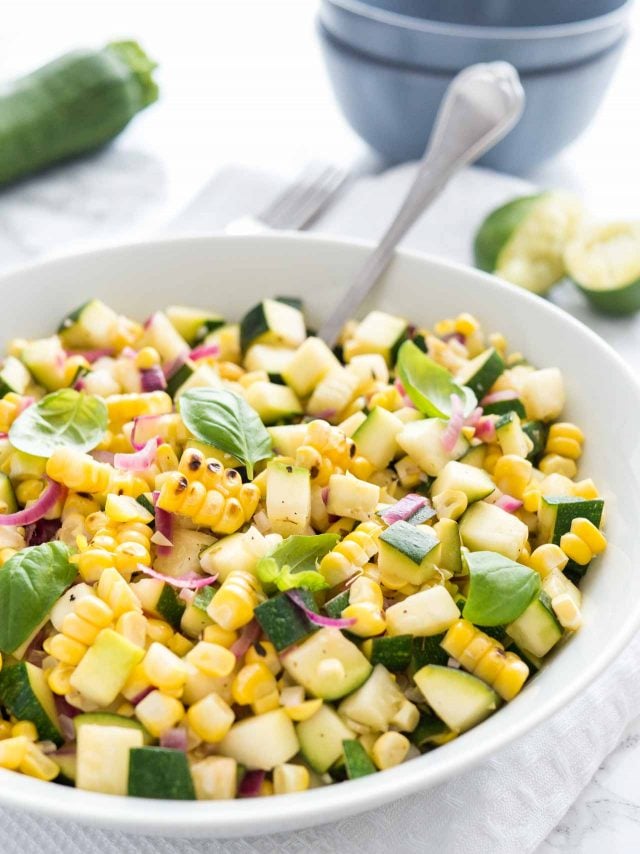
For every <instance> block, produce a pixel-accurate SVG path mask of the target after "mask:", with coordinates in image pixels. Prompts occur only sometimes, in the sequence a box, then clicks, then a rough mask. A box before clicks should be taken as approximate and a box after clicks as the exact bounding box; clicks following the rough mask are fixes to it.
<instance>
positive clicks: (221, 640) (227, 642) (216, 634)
mask: <svg viewBox="0 0 640 854" xmlns="http://www.w3.org/2000/svg"><path fill="white" fill-rule="evenodd" d="M202 639H203V640H205V641H206V642H207V643H215V644H219V645H220V646H224V647H226V648H227V649H229V647H231V646H233V644H234V643H235V642H236V641H237V640H238V633H237V632H234V631H232V630H231V629H223V628H222V626H216V625H213V626H205V629H204V632H203V633H202Z"/></svg>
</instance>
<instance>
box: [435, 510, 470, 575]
mask: <svg viewBox="0 0 640 854" xmlns="http://www.w3.org/2000/svg"><path fill="white" fill-rule="evenodd" d="M433 530H434V533H435V534H436V536H437V537H438V539H439V540H440V556H439V558H438V566H439V567H440V568H441V569H446V570H447V571H448V572H450V573H451V574H452V575H455V576H458V575H466V574H467V567H466V565H465V562H464V561H463V560H462V540H461V538H460V526H459V525H458V523H457V522H456V521H455V520H454V519H440V521H439V522H436V524H435V525H434V526H433Z"/></svg>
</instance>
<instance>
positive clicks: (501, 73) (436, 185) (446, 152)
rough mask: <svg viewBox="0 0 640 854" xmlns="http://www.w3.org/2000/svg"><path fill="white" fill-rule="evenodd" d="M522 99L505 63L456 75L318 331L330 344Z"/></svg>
mask: <svg viewBox="0 0 640 854" xmlns="http://www.w3.org/2000/svg"><path fill="white" fill-rule="evenodd" d="M523 102H524V93H523V91H522V87H521V85H520V80H519V78H518V73H517V71H516V70H515V68H513V66H511V65H509V64H508V63H506V62H492V63H487V64H483V63H481V64H478V65H472V66H470V67H469V68H466V69H465V70H464V71H462V72H461V73H460V74H458V75H457V76H456V77H455V78H454V79H453V80H452V82H451V84H450V85H449V87H448V89H447V91H446V93H445V96H444V99H443V101H442V104H441V105H440V109H439V111H438V115H437V117H436V122H435V127H434V130H433V133H432V135H431V139H430V141H429V145H428V146H427V150H426V151H425V154H424V156H423V158H422V162H421V164H420V167H419V169H418V172H417V174H416V177H415V180H414V182H413V184H412V185H411V188H410V189H409V192H408V193H407V196H406V198H405V200H404V202H403V204H402V206H401V208H400V210H399V211H398V213H397V214H396V217H395V218H394V220H393V222H392V223H391V225H390V226H389V228H388V230H387V231H386V232H385V234H384V236H383V237H382V239H381V240H380V242H379V244H378V246H377V247H376V249H375V250H374V251H373V252H372V253H371V254H370V255H369V257H368V258H367V260H366V261H365V263H364V265H363V266H362V268H361V269H360V271H359V273H358V274H357V276H356V278H355V280H354V282H353V284H352V286H351V287H350V288H349V289H348V290H347V292H346V293H345V295H344V296H343V297H342V299H341V300H340V302H339V303H338V305H337V307H336V308H335V310H334V311H333V312H332V314H331V315H330V317H329V319H328V320H327V321H326V322H325V324H324V325H323V326H322V328H321V330H320V332H319V337H320V338H322V339H324V341H326V343H327V344H328V345H329V346H330V347H333V346H334V345H335V343H336V340H337V339H338V336H339V334H340V331H341V329H342V327H343V325H344V323H345V321H346V320H347V319H348V318H349V317H352V316H353V315H354V314H355V312H356V311H357V309H358V308H359V306H360V305H361V303H362V302H363V301H364V299H365V297H366V296H367V294H368V293H369V291H370V290H371V288H372V287H373V285H374V284H375V283H376V282H377V281H378V279H379V278H380V276H381V275H382V273H384V271H385V270H386V269H387V267H388V266H389V263H390V261H391V259H392V258H393V255H394V252H395V249H396V246H397V245H398V243H399V242H400V240H401V239H402V238H403V237H404V235H405V234H406V233H407V231H408V230H409V229H410V228H411V226H412V225H413V224H414V222H415V221H416V220H417V218H418V217H419V216H420V215H421V214H422V213H423V211H424V210H425V209H426V207H427V206H428V205H429V204H431V202H432V201H433V200H434V199H435V198H436V197H437V196H438V195H439V194H440V193H441V192H442V190H443V189H444V187H445V185H446V184H447V183H448V181H449V180H450V179H451V178H452V177H453V175H455V174H456V173H457V172H458V171H459V170H460V169H461V168H462V167H464V166H466V165H467V164H469V163H472V162H473V161H474V160H477V158H478V157H480V156H481V155H482V154H484V153H485V152H486V151H488V150H489V149H490V148H492V147H493V146H494V145H495V144H496V143H497V142H498V141H499V140H500V139H502V138H503V136H505V134H506V133H507V132H508V131H509V130H511V128H512V127H513V125H514V124H515V123H516V122H517V121H518V119H519V118H520V115H521V114H522V108H523Z"/></svg>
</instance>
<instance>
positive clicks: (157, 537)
mask: <svg viewBox="0 0 640 854" xmlns="http://www.w3.org/2000/svg"><path fill="white" fill-rule="evenodd" d="M151 542H152V543H154V545H156V546H166V547H167V548H172V547H173V543H172V542H171V540H168V539H167V538H166V537H165V535H164V534H161V533H160V531H155V533H154V534H153V535H152V536H151Z"/></svg>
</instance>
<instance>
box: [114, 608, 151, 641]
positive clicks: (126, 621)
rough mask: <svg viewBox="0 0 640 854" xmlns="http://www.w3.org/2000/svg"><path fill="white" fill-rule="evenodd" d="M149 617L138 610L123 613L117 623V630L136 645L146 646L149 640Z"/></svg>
mask: <svg viewBox="0 0 640 854" xmlns="http://www.w3.org/2000/svg"><path fill="white" fill-rule="evenodd" d="M147 625H148V621H147V618H146V617H145V616H144V615H143V614H141V613H139V612H138V611H127V612H126V613H125V614H121V615H120V617H119V618H118V622H117V623H116V631H117V632H118V634H120V635H122V636H123V637H125V638H126V639H127V640H128V641H130V642H131V643H132V644H135V645H136V646H140V647H143V648H144V647H145V646H146V642H147Z"/></svg>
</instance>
